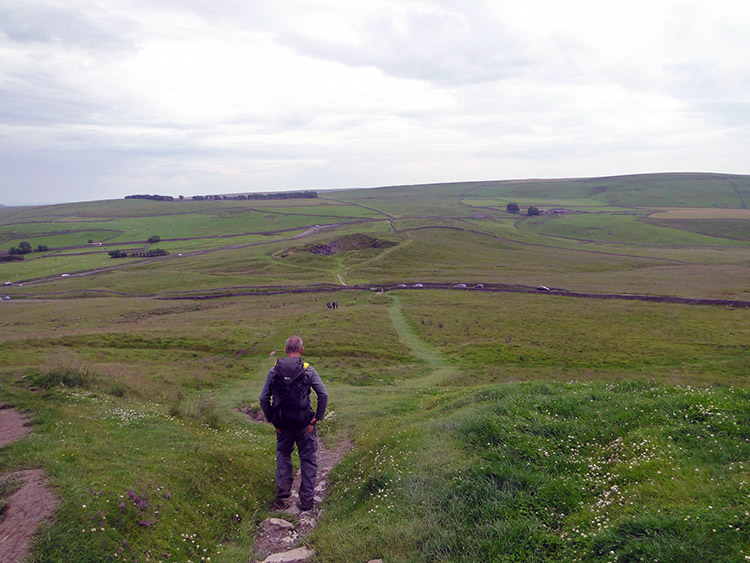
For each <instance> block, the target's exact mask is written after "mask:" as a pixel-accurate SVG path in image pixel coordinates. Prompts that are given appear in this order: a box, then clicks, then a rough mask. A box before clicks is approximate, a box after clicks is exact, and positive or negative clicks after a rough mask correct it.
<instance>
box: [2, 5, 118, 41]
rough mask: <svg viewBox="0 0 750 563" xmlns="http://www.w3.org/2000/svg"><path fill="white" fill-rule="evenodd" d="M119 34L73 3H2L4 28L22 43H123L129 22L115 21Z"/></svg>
mask: <svg viewBox="0 0 750 563" xmlns="http://www.w3.org/2000/svg"><path fill="white" fill-rule="evenodd" d="M112 23H114V24H116V26H117V27H118V28H119V29H118V33H117V34H113V33H111V29H104V28H103V27H102V26H101V22H99V23H97V22H96V21H94V20H93V19H92V18H91V16H88V15H86V14H84V13H82V12H78V11H75V10H74V8H72V7H57V6H52V5H47V4H42V3H34V2H17V3H8V4H5V5H4V6H0V32H2V33H3V34H4V35H5V36H6V37H7V38H8V39H10V40H11V41H16V42H20V43H27V42H35V43H50V44H55V43H63V44H69V45H78V46H82V47H101V46H110V47H114V46H123V43H122V42H121V39H120V37H121V34H122V32H123V31H124V29H123V27H125V29H127V26H123V24H124V23H125V22H124V21H122V20H119V21H115V22H112Z"/></svg>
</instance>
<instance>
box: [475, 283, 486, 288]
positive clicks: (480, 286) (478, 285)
mask: <svg viewBox="0 0 750 563" xmlns="http://www.w3.org/2000/svg"><path fill="white" fill-rule="evenodd" d="M474 289H484V284H483V283H478V284H477V285H475V286H474Z"/></svg>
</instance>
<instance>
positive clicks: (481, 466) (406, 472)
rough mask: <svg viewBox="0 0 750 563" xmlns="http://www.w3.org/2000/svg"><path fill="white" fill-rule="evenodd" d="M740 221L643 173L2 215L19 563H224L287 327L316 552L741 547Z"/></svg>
mask: <svg viewBox="0 0 750 563" xmlns="http://www.w3.org/2000/svg"><path fill="white" fill-rule="evenodd" d="M228 195H231V194H228ZM509 204H516V205H517V207H518V211H517V212H510V211H509V209H515V206H510V205H509ZM749 205H750V176H738V175H726V174H648V175H635V176H620V177H608V178H584V179H569V180H523V181H520V180H516V181H488V182H468V183H451V184H434V185H419V186H393V187H384V188H373V189H360V190H331V191H321V192H318V194H317V197H315V198H304V199H284V200H272V199H269V200H239V199H229V198H227V199H224V198H223V197H222V198H218V197H217V198H214V199H202V200H190V199H185V200H175V201H153V200H142V199H124V200H107V201H96V202H84V203H75V204H61V205H50V206H39V207H2V208H0V249H2V250H3V251H6V250H8V249H10V248H19V247H20V246H21V244H22V243H27V244H26V245H25V246H26V248H31V249H32V251H30V252H28V253H25V254H23V258H24V259H23V260H17V261H7V262H0V283H5V285H4V286H3V288H2V294H1V295H2V296H3V297H7V299H3V300H2V301H1V302H0V403H2V404H3V405H5V406H11V407H14V408H15V409H16V410H18V411H19V412H21V413H23V414H24V415H25V416H27V417H28V419H29V421H30V424H31V425H32V428H33V431H32V432H31V433H29V434H27V435H25V436H24V437H23V438H21V439H19V440H17V441H16V442H14V443H12V444H9V445H8V446H5V447H4V448H2V450H0V473H2V474H8V473H10V472H13V471H17V470H20V469H27V468H42V469H43V470H44V472H45V474H46V475H47V478H48V480H49V483H50V485H51V486H53V487H54V490H55V492H56V494H57V496H58V497H59V499H60V504H59V505H58V506H57V508H56V511H55V514H54V517H53V519H52V520H51V522H49V523H47V524H44V525H43V527H42V529H41V530H40V531H39V533H38V534H37V535H36V536H35V542H34V546H33V551H32V553H31V555H30V556H29V561H92V562H93V561H108V560H122V561H136V560H137V561H141V562H142V561H154V562H156V561H208V560H210V561H213V562H216V561H220V562H221V561H223V562H236V561H248V560H253V558H254V557H256V556H257V553H254V537H255V533H256V529H257V526H258V523H259V522H260V521H261V520H263V519H264V518H266V517H267V516H268V515H269V514H270V511H269V510H270V509H269V501H270V500H272V499H273V495H274V492H275V487H274V465H275V461H274V456H273V452H274V446H275V443H274V438H273V434H274V433H273V429H272V428H271V427H270V425H267V424H260V423H257V422H255V421H254V420H253V419H252V418H251V417H248V416H247V412H253V411H257V409H258V405H257V396H258V392H259V391H260V388H261V385H262V383H263V380H264V377H265V374H266V373H267V371H268V369H269V368H270V367H271V365H273V361H274V357H275V355H278V354H279V353H282V352H283V344H284V341H285V340H286V338H287V336H289V335H290V334H293V333H298V334H300V335H301V336H302V338H303V339H304V341H305V358H306V360H307V361H308V362H310V363H312V364H313V365H314V366H315V367H316V368H317V370H318V371H319V372H320V373H321V375H322V376H323V379H324V381H325V382H326V385H327V386H328V390H329V394H330V402H329V410H330V412H329V416H328V417H327V419H326V420H325V421H323V423H321V426H320V428H319V432H320V435H321V438H322V440H323V441H324V442H325V443H326V444H329V445H336V444H339V443H341V442H343V441H351V443H352V444H353V447H352V450H351V451H350V453H349V454H347V455H346V456H345V457H344V459H343V460H342V461H341V463H339V465H338V466H337V467H336V468H335V469H334V470H333V471H332V473H331V475H330V478H331V490H330V493H329V495H328V497H327V498H326V499H325V502H324V504H323V505H322V508H323V511H322V513H321V514H320V519H319V524H318V526H317V528H316V529H315V530H314V531H313V532H312V533H311V534H310V535H308V536H305V538H304V539H303V540H302V541H303V542H304V543H305V544H307V545H309V546H312V547H314V548H315V550H316V556H315V557H316V559H315V560H316V561H342V562H343V561H346V562H351V561H363V562H364V561H368V560H369V559H373V558H382V559H383V560H384V561H388V562H397V561H398V562H407V561H408V562H411V561H574V560H580V561H642V560H643V561H657V560H658V561H742V560H747V559H748V558H750V485H749V483H750V461H748V460H750V408H748V406H749V401H748V400H749V399H750V388H749V386H748V373H750V345H749V344H748V343H749V342H750V209H749V208H748V206H749ZM530 208H533V209H534V210H537V211H539V214H529V210H530ZM149 239H151V242H149ZM157 249H158V250H160V252H158V253H155V252H149V251H155V250H157ZM115 251H121V252H120V253H117V252H115ZM149 254H150V255H149ZM118 255H120V256H122V255H125V256H123V257H114V256H118ZM333 301H335V302H337V303H338V305H339V306H338V308H337V309H329V308H328V307H326V303H329V302H333ZM17 486H18V484H14V483H13V481H10V482H2V484H1V485H0V519H2V518H3V514H4V512H5V507H6V506H7V503H6V501H5V499H7V498H9V495H10V494H11V493H12V492H13V490H14V487H16V488H17Z"/></svg>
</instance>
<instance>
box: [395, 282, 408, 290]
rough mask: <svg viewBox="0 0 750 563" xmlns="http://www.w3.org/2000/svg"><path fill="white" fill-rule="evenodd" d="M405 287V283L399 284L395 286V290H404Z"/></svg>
mask: <svg viewBox="0 0 750 563" xmlns="http://www.w3.org/2000/svg"><path fill="white" fill-rule="evenodd" d="M405 287H406V284H405V283H400V284H398V285H397V286H396V289H404V288H405Z"/></svg>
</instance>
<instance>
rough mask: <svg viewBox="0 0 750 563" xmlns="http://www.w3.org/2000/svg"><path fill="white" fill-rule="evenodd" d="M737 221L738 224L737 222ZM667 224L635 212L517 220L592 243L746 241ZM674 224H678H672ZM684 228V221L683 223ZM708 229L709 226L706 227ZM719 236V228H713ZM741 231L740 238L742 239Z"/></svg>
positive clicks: (532, 227)
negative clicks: (638, 215) (642, 220)
mask: <svg viewBox="0 0 750 563" xmlns="http://www.w3.org/2000/svg"><path fill="white" fill-rule="evenodd" d="M737 223H741V222H740V221H737ZM666 226H668V224H667V221H661V222H659V223H655V222H654V221H648V222H646V223H645V224H643V223H642V222H641V220H640V218H639V217H637V216H635V215H613V214H580V215H564V216H559V217H557V216H550V217H547V216H540V217H536V218H530V219H528V220H525V221H523V222H521V223H520V227H521V228H523V229H530V230H533V231H534V232H536V233H539V234H543V235H547V236H554V237H565V238H573V239H578V240H583V241H595V242H620V243H627V244H644V245H647V244H650V245H664V244H670V245H690V246H701V245H724V246H733V245H735V244H746V243H743V242H740V241H739V240H733V239H729V238H727V237H726V236H724V237H722V236H709V235H708V234H706V232H705V231H703V232H700V231H698V232H691V231H697V229H696V227H698V225H696V227H694V228H693V229H690V230H687V229H684V228H683V229H680V228H663V227H666ZM675 226H678V225H677V224H675ZM682 226H683V227H684V222H683V223H682ZM706 231H708V229H707V230H706ZM714 232H715V233H716V234H717V235H719V234H720V233H719V231H716V230H714ZM731 232H732V231H731V230H730V229H724V230H723V231H722V232H721V234H722V235H729V234H731ZM741 237H742V235H741V231H740V237H735V239H736V238H741Z"/></svg>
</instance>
